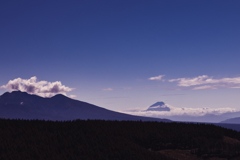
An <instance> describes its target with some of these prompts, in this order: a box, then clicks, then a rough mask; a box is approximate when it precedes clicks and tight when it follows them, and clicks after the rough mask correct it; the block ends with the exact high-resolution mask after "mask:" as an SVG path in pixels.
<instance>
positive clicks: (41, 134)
mask: <svg viewBox="0 0 240 160" xmlns="http://www.w3.org/2000/svg"><path fill="white" fill-rule="evenodd" d="M0 142H1V143H0V159H4V160H5V159H13V160H16V159H24V160H25V159H37V160H38V159H39V160H40V159H54V160H57V159H81V160H102V159H104V160H118V159H119V160H123V159H127V160H148V159H149V160H157V159H158V160H170V159H178V160H202V159H206V160H213V159H217V158H218V160H224V159H228V160H237V159H238V160H239V159H240V152H239V151H240V132H237V131H233V130H229V129H225V128H221V127H218V126H215V125H207V124H193V123H189V124H187V123H164V122H142V121H104V120H74V121H62V122H53V121H41V120H5V119H0Z"/></svg>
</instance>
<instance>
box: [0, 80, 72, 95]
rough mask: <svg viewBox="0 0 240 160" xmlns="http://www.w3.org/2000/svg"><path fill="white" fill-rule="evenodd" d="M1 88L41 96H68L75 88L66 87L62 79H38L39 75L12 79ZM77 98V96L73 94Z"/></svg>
mask: <svg viewBox="0 0 240 160" xmlns="http://www.w3.org/2000/svg"><path fill="white" fill-rule="evenodd" d="M0 88H2V89H6V90H8V91H10V92H11V91H22V92H27V93H29V94H36V95H39V96H41V97H52V96H54V95H56V94H63V95H66V96H67V94H66V93H67V92H70V91H72V90H74V88H70V87H66V86H64V85H62V83H61V82H60V81H56V82H47V81H37V77H36V76H34V77H31V78H30V79H22V78H16V79H14V80H10V81H9V82H8V83H7V84H6V85H3V86H1V87H0ZM71 97H72V98H73V97H74V98H75V97H76V96H74V95H71Z"/></svg>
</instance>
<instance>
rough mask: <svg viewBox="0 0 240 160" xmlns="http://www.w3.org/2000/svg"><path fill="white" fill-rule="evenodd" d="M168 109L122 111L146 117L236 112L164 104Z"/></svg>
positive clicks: (227, 109) (224, 109)
mask: <svg viewBox="0 0 240 160" xmlns="http://www.w3.org/2000/svg"><path fill="white" fill-rule="evenodd" d="M166 106H167V107H168V108H170V111H146V110H145V109H144V110H143V109H132V110H126V111H122V112H123V113H127V114H132V115H138V116H148V117H167V116H183V115H184V116H204V115H206V114H214V115H221V114H223V113H227V112H237V111H238V110H237V109H235V108H215V109H214V108H177V107H173V106H170V105H168V104H166Z"/></svg>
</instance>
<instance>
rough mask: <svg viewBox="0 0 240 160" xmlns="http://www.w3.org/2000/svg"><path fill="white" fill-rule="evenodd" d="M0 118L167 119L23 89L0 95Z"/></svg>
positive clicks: (165, 120)
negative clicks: (23, 90) (142, 115)
mask: <svg viewBox="0 0 240 160" xmlns="http://www.w3.org/2000/svg"><path fill="white" fill-rule="evenodd" d="M0 118H20V119H44V120H74V119H104V120H136V121H137V120H142V121H164V122H170V120H167V119H160V118H148V117H140V116H133V115H128V114H123V113H118V112H114V111H110V110H107V109H104V108H101V107H98V106H95V105H92V104H89V103H86V102H81V101H78V100H73V99H71V98H68V97H66V96H64V95H61V94H58V95H56V96H53V97H51V98H43V97H39V96H36V95H30V94H28V93H26V92H21V91H13V92H11V93H9V92H6V93H4V94H3V95H1V96H0Z"/></svg>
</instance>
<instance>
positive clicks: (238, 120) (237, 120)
mask: <svg viewBox="0 0 240 160" xmlns="http://www.w3.org/2000/svg"><path fill="white" fill-rule="evenodd" d="M220 123H231V124H240V117H236V118H230V119H226V120H224V121H222V122H220Z"/></svg>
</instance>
